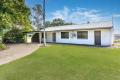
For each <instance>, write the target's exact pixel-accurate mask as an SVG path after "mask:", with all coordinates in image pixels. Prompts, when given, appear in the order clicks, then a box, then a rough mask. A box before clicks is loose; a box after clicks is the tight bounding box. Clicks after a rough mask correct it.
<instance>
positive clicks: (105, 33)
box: [47, 29, 112, 46]
mask: <svg viewBox="0 0 120 80" xmlns="http://www.w3.org/2000/svg"><path fill="white" fill-rule="evenodd" d="M77 31H88V39H77ZM77 31H68V32H69V39H61V32H67V31H59V32H56V43H70V44H85V45H94V44H95V43H94V42H95V41H94V31H101V45H102V46H108V45H111V44H112V36H111V35H112V30H111V29H100V30H77ZM72 34H75V35H76V36H74V37H72V36H71V35H72ZM47 42H53V36H52V32H47Z"/></svg>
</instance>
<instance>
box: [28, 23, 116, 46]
mask: <svg viewBox="0 0 120 80" xmlns="http://www.w3.org/2000/svg"><path fill="white" fill-rule="evenodd" d="M45 31H46V41H47V42H49V43H67V44H83V45H99V46H111V45H112V44H113V41H114V35H113V32H114V26H113V23H112V21H105V22H96V23H87V24H81V25H66V26H57V27H48V28H45ZM40 33H41V41H42V42H43V30H41V31H40ZM26 42H27V43H31V42H39V32H38V31H33V32H29V33H27V35H26Z"/></svg>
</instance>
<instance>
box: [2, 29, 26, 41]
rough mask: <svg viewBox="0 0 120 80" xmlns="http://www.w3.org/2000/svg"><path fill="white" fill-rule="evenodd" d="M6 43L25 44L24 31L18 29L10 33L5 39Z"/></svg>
mask: <svg viewBox="0 0 120 80" xmlns="http://www.w3.org/2000/svg"><path fill="white" fill-rule="evenodd" d="M3 42H4V43H22V42H24V34H23V31H22V30H20V29H18V28H13V29H12V30H10V31H8V32H7V33H6V34H5V35H4V38H3Z"/></svg>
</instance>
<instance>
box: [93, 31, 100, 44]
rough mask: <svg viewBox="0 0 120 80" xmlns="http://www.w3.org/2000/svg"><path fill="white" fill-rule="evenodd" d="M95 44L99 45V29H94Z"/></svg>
mask: <svg viewBox="0 0 120 80" xmlns="http://www.w3.org/2000/svg"><path fill="white" fill-rule="evenodd" d="M94 35H95V45H97V46H101V31H95V32H94Z"/></svg>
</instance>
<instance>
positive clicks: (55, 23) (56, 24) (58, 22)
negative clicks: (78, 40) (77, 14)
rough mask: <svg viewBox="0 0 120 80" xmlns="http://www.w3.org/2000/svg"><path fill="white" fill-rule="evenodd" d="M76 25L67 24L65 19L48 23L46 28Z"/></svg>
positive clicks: (57, 19)
mask: <svg viewBox="0 0 120 80" xmlns="http://www.w3.org/2000/svg"><path fill="white" fill-rule="evenodd" d="M73 24H74V23H69V22H65V21H64V20H63V19H60V18H55V19H53V21H51V22H50V21H46V23H45V25H46V27H54V26H63V25H73Z"/></svg>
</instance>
